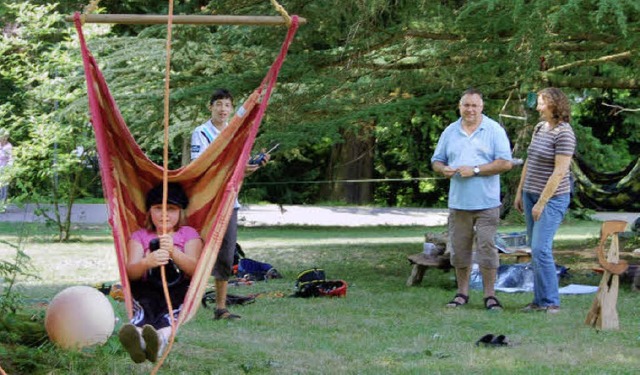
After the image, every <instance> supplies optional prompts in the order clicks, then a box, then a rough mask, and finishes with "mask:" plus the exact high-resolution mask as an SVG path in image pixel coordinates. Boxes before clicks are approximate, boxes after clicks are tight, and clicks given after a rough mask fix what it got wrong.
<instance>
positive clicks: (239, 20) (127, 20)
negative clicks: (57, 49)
mask: <svg viewBox="0 0 640 375" xmlns="http://www.w3.org/2000/svg"><path fill="white" fill-rule="evenodd" d="M82 17H83V18H84V22H85V23H117V24H125V25H160V24H165V25H166V24H167V23H168V22H169V16H167V15H159V14H85V15H83V16H82ZM65 20H66V21H68V22H73V16H72V15H71V16H66V17H65ZM172 22H173V23H174V24H184V25H254V26H281V25H286V24H287V22H286V20H285V19H284V17H281V16H223V15H218V16H215V15H174V16H173V21H172ZM298 22H299V23H300V25H303V24H305V23H307V20H306V19H305V18H302V17H299V18H298Z"/></svg>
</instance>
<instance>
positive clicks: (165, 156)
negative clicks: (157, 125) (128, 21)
mask: <svg viewBox="0 0 640 375" xmlns="http://www.w3.org/2000/svg"><path fill="white" fill-rule="evenodd" d="M172 28H173V0H169V20H168V22H167V45H166V51H167V52H166V53H167V58H166V62H165V73H164V150H163V153H162V220H163V221H164V222H165V223H166V222H167V196H168V193H169V192H168V187H169V186H168V185H169V99H170V97H169V95H170V78H171V31H172ZM162 234H163V235H166V234H167V227H166V225H163V226H162ZM160 276H161V278H162V290H163V291H164V298H165V300H166V301H167V312H168V314H169V318H170V320H171V335H170V336H169V342H168V345H167V347H166V348H165V350H164V352H163V353H162V357H161V358H160V359H159V360H158V363H156V365H155V366H154V368H153V370H152V371H151V374H156V373H157V372H158V370H159V369H160V367H161V366H162V364H163V363H164V360H165V359H166V358H167V356H168V355H169V352H170V351H171V348H172V347H173V341H174V339H175V337H176V329H177V327H176V320H175V319H174V317H173V306H172V304H171V295H170V294H169V287H168V286H167V279H166V273H165V266H162V267H160Z"/></svg>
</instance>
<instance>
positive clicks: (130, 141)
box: [72, 0, 304, 366]
mask: <svg viewBox="0 0 640 375" xmlns="http://www.w3.org/2000/svg"><path fill="white" fill-rule="evenodd" d="M272 3H275V1H273V0H272ZM276 4H277V3H275V4H274V5H276ZM278 6H279V5H278ZM172 7H173V2H172V1H171V2H170V10H169V16H168V18H167V17H164V16H157V17H160V18H161V19H164V20H165V21H164V22H165V23H166V22H167V21H168V43H167V72H168V71H169V69H168V67H169V59H170V29H171V23H172V17H173V16H172ZM276 8H277V9H278V7H276ZM278 10H279V11H280V9H278ZM281 13H282V12H281ZM90 16H96V15H80V14H79V13H76V14H75V15H74V16H73V17H72V19H73V21H74V22H75V26H76V30H77V33H78V36H79V42H80V49H81V52H82V60H83V64H84V72H85V76H86V81H87V92H88V99H89V107H90V111H91V123H92V126H93V129H94V132H95V137H96V147H97V151H98V156H99V160H100V174H101V178H102V185H103V190H104V197H105V200H106V203H107V209H108V221H109V225H110V226H111V228H112V232H113V239H114V245H115V251H116V255H117V261H118V270H119V273H120V279H121V282H122V287H123V292H124V297H125V307H126V311H127V315H128V316H129V318H131V316H132V306H133V302H132V296H131V291H130V283H129V280H128V277H127V274H126V267H125V266H126V263H127V242H128V240H129V237H130V235H131V234H132V233H133V232H135V231H136V230H138V229H139V228H143V227H144V221H145V215H146V208H145V194H146V192H147V191H149V190H150V189H151V188H152V187H153V186H155V185H157V184H158V183H160V182H163V183H164V186H165V189H164V197H163V207H164V210H165V211H166V199H167V196H166V194H167V193H166V192H167V189H166V186H167V185H166V184H167V183H168V182H178V183H180V184H181V185H182V186H183V188H184V190H185V192H186V193H187V196H188V197H189V200H190V203H189V206H188V207H187V209H186V216H187V223H188V225H190V226H192V227H194V228H195V229H196V230H197V231H198V232H199V233H200V235H201V237H202V239H203V241H204V245H203V250H202V254H201V256H200V259H199V260H198V264H197V267H196V270H195V273H194V275H193V277H192V279H191V284H190V287H189V290H188V292H187V295H186V297H185V299H184V302H183V309H182V311H181V313H180V315H179V317H178V319H177V321H176V322H174V323H175V325H174V326H173V327H174V329H173V330H172V331H173V333H172V337H171V342H172V341H173V337H174V335H175V333H176V331H177V328H178V327H179V326H180V324H182V323H184V322H186V321H187V320H189V319H190V318H192V317H193V316H194V315H195V313H196V311H197V309H198V306H199V305H200V299H201V298H202V295H203V293H204V290H205V288H206V286H207V281H208V279H209V276H210V274H211V269H212V268H213V265H214V263H215V261H216V259H217V256H218V251H219V248H220V245H221V243H222V239H223V237H224V233H225V230H226V227H227V224H228V221H229V218H230V215H231V213H232V210H233V206H234V202H235V199H236V197H237V195H238V191H239V190H240V188H241V186H242V181H243V176H244V168H245V166H246V164H247V161H248V159H249V156H250V152H251V149H252V146H253V143H254V141H255V138H256V135H257V132H258V128H259V126H260V122H261V120H262V117H263V115H264V112H265V110H266V107H267V104H268V101H269V96H270V94H271V91H272V89H273V87H274V85H275V83H276V80H277V76H278V72H279V70H280V68H281V66H282V63H283V62H284V59H285V56H286V54H287V50H288V48H289V45H290V44H291V42H292V40H293V37H294V35H295V32H296V30H297V28H298V25H299V23H300V22H301V21H302V22H304V19H302V20H301V19H299V18H298V17H297V16H292V17H290V18H287V17H288V15H286V12H285V14H283V17H258V22H257V23H256V22H253V21H252V22H238V23H242V24H282V23H283V22H282V21H283V20H285V21H288V22H287V24H288V32H287V35H286V37H285V40H284V42H283V44H282V47H281V49H280V52H279V54H278V55H277V57H276V59H275V61H274V62H273V64H272V66H271V67H270V69H269V70H268V72H267V74H266V76H265V78H264V79H263V81H262V82H261V84H260V85H259V86H258V88H256V89H255V91H254V92H253V93H252V94H251V95H250V96H249V98H248V99H247V100H246V102H245V103H243V105H242V106H241V107H239V109H238V110H237V111H236V113H235V114H234V116H233V118H232V119H231V120H230V122H229V125H228V126H227V127H226V128H225V129H224V130H223V131H222V133H221V134H220V135H219V136H218V138H216V140H215V142H214V143H215V145H213V146H212V147H208V148H207V150H206V151H205V152H204V153H203V154H202V155H201V156H200V157H198V158H197V159H196V160H194V161H193V162H191V163H190V164H188V165H186V166H184V167H182V168H179V169H175V170H168V168H167V159H168V157H167V140H168V104H167V103H168V99H167V96H168V95H167V94H168V84H169V82H168V81H169V80H168V77H167V79H166V82H165V154H164V166H160V165H157V164H155V163H154V162H153V161H151V160H150V159H149V158H148V157H147V156H146V155H145V154H144V152H143V151H142V150H141V149H140V147H139V146H138V144H137V143H136V141H135V140H134V138H133V136H132V134H131V133H130V132H129V129H128V127H127V125H126V124H125V121H124V119H123V118H122V115H121V114H120V111H119V109H118V107H117V105H116V103H115V101H114V99H113V97H112V96H111V94H110V92H109V89H108V87H107V84H106V82H105V79H104V77H103V75H102V73H101V72H100V70H99V68H98V64H97V63H96V61H95V59H94V57H93V56H92V55H91V53H90V52H89V49H88V48H87V45H86V43H85V40H84V34H83V31H82V24H83V22H90V21H91V19H90V18H89V19H88V18H87V17H90ZM104 16H106V15H102V17H104ZM122 16H123V15H118V17H122ZM129 17H130V18H131V19H133V20H134V21H135V20H138V21H135V23H144V20H143V21H140V16H134V15H130V16H129ZM183 17H185V16H183ZM190 17H205V18H206V19H207V20H206V22H196V23H207V24H220V23H222V24H225V23H226V24H229V23H232V21H229V19H228V18H224V17H229V16H190ZM216 17H217V18H216ZM220 17H223V18H224V19H223V20H222V21H221V19H220ZM232 18H233V17H232ZM236 18H237V17H236ZM265 18H266V19H267V21H268V22H266V23H265V22H262V21H264V19H265ZM261 19H262V20H261ZM274 19H277V20H275V21H274ZM225 20H226V21H225ZM254 20H255V19H254ZM115 21H116V20H114V19H110V18H108V17H107V19H106V20H104V19H103V20H102V21H96V22H109V23H114V22H115ZM276 21H277V23H276ZM117 22H119V23H132V22H125V21H117ZM182 23H188V20H183V22H182ZM167 74H168V73H167ZM163 274H164V270H163ZM165 283H166V282H165ZM165 294H167V292H166V289H165ZM168 304H169V306H170V302H169V301H168ZM169 311H171V308H169ZM171 342H170V344H169V346H168V347H167V349H166V351H165V356H164V357H166V354H168V352H169V350H170V347H171ZM164 357H163V359H164ZM161 362H162V360H161V361H160V363H159V364H158V366H159V365H160V364H161Z"/></svg>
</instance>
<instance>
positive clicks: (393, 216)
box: [0, 204, 640, 226]
mask: <svg viewBox="0 0 640 375" xmlns="http://www.w3.org/2000/svg"><path fill="white" fill-rule="evenodd" d="M34 208H35V207H34V205H26V206H23V207H18V206H15V205H10V206H9V207H7V210H6V211H5V212H4V213H0V221H8V222H24V221H43V219H42V217H38V216H36V215H34V214H33V211H34ZM63 213H64V212H63ZM639 216H640V213H637V212H635V213H634V212H598V213H596V214H594V215H593V217H594V219H596V220H626V221H627V222H629V223H632V222H633V221H634V220H635V219H636V218H638V217H639ZM447 217H448V213H447V210H446V209H431V208H379V207H353V206H345V207H324V206H295V205H294V206H278V205H275V204H268V205H246V206H243V207H242V208H241V209H240V212H239V214H238V220H239V223H240V225H245V226H265V225H270V226H277V225H315V226H375V225H387V226H393V225H397V226H402V225H421V226H438V225H444V224H446V222H447ZM71 222H73V223H77V224H104V223H106V222H107V208H106V206H105V205H104V204H75V205H74V206H73V210H72V212H71Z"/></svg>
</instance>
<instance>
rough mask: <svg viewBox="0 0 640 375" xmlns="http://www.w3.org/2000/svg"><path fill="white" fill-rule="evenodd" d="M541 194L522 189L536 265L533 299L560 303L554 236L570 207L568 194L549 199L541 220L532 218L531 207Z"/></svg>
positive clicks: (546, 303) (550, 303) (529, 240)
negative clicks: (554, 258) (554, 257)
mask: <svg viewBox="0 0 640 375" xmlns="http://www.w3.org/2000/svg"><path fill="white" fill-rule="evenodd" d="M539 198H540V195H539V194H532V193H528V192H526V191H525V192H523V193H522V204H523V208H524V217H525V221H526V223H527V239H528V242H529V246H530V247H531V263H532V266H533V273H534V276H533V303H534V304H536V305H538V306H560V294H559V293H558V275H557V272H556V264H555V261H554V260H553V237H554V236H555V235H556V232H557V231H558V227H560V223H561V222H562V219H563V218H564V215H565V213H566V212H567V208H568V207H569V201H570V196H569V194H561V195H557V196H555V197H553V198H551V199H549V201H548V202H547V204H546V206H545V207H544V210H543V211H542V215H540V219H538V221H533V216H532V215H531V209H532V208H533V206H534V205H535V204H536V202H537V201H538V199H539Z"/></svg>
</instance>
